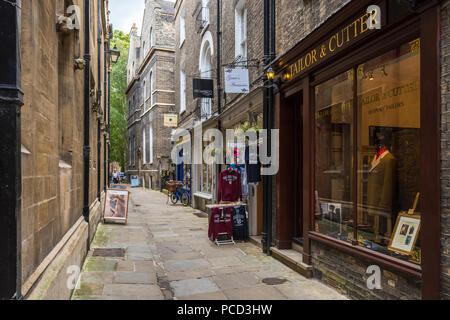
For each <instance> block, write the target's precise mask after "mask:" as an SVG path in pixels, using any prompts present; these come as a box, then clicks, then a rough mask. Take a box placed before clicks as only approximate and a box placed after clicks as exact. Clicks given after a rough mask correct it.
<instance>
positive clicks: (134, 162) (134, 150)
mask: <svg viewBox="0 0 450 320" xmlns="http://www.w3.org/2000/svg"><path fill="white" fill-rule="evenodd" d="M136 153H137V150H136V137H133V165H136Z"/></svg>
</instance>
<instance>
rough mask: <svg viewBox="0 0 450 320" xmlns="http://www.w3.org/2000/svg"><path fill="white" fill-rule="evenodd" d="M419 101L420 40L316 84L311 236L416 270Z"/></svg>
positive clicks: (419, 254) (417, 245) (417, 252)
mask: <svg viewBox="0 0 450 320" xmlns="http://www.w3.org/2000/svg"><path fill="white" fill-rule="evenodd" d="M355 77H356V79H355ZM355 93H356V94H355ZM420 98H421V97H420V39H416V40H414V41H411V42H408V43H405V44H403V45H400V46H398V47H397V48H395V49H393V50H390V51H388V52H386V53H384V54H382V55H379V56H377V57H375V58H373V59H371V60H369V61H367V62H365V63H363V64H361V65H359V66H355V68H353V69H351V70H348V71H347V72H345V73H342V74H340V75H338V76H337V77H335V78H333V79H331V80H328V81H327V82H324V83H322V84H320V85H318V86H316V88H315V101H316V102H315V190H316V201H317V206H316V207H317V208H318V210H320V212H318V213H316V220H315V228H316V230H315V231H316V232H319V233H322V234H325V235H327V236H331V237H333V238H336V239H339V240H343V241H348V242H351V243H352V244H354V245H357V246H361V247H365V248H368V249H370V250H374V251H377V252H379V253H382V254H385V255H389V256H392V257H395V258H398V259H402V260H405V261H409V262H412V263H415V264H419V265H420V264H421V260H420V259H421V251H420V237H419V233H420V221H421V213H420V212H421V210H420V201H417V199H419V198H420V187H419V183H420V179H419V178H420V156H421V147H420V136H421V132H420V128H421V118H420V114H421V109H420V108H421V106H420ZM355 100H356V101H355ZM355 142H356V146H355ZM355 180H356V185H355V184H354V183H355ZM355 228H356V230H355Z"/></svg>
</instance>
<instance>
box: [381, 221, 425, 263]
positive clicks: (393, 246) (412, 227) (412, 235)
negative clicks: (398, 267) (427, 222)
mask: <svg viewBox="0 0 450 320" xmlns="http://www.w3.org/2000/svg"><path fill="white" fill-rule="evenodd" d="M420 222H421V217H420V215H418V214H414V215H410V214H408V213H406V212H401V213H400V214H399V215H398V218H397V223H396V224H395V228H394V233H393V234H392V238H391V242H390V244H389V247H388V249H389V250H390V251H394V252H397V253H401V254H404V255H408V256H410V255H412V254H413V251H414V248H415V247H416V242H417V239H418V236H419V231H420Z"/></svg>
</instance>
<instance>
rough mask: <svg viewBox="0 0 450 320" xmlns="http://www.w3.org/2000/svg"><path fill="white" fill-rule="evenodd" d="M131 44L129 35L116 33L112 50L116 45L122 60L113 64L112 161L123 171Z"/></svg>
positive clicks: (125, 158) (117, 31)
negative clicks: (128, 66)
mask: <svg viewBox="0 0 450 320" xmlns="http://www.w3.org/2000/svg"><path fill="white" fill-rule="evenodd" d="M129 44H130V36H129V34H124V33H123V32H122V31H119V30H116V31H114V37H113V38H112V39H111V48H114V45H116V46H117V49H119V51H120V59H119V61H118V62H117V64H112V72H111V127H110V141H111V156H110V158H111V161H117V162H118V163H119V164H120V166H121V167H122V169H123V170H124V169H125V164H126V161H127V118H128V111H127V96H126V95H125V91H126V90H127V60H128V49H129Z"/></svg>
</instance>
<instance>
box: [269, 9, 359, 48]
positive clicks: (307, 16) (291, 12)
mask: <svg viewBox="0 0 450 320" xmlns="http://www.w3.org/2000/svg"><path fill="white" fill-rule="evenodd" d="M348 2H350V0H279V1H277V6H276V12H277V13H276V21H277V22H276V24H277V26H276V53H277V56H279V55H281V54H283V53H284V52H286V51H287V50H288V49H290V48H291V47H293V46H294V45H295V44H296V43H298V42H299V41H300V40H301V39H303V38H304V37H306V36H307V35H308V34H309V33H311V32H312V31H313V30H315V29H316V28H317V27H318V26H319V25H320V24H322V23H323V22H324V21H325V20H326V19H327V18H329V17H330V16H331V15H332V14H333V13H334V12H336V11H337V10H338V9H339V8H341V7H343V6H344V5H345V4H347V3H348Z"/></svg>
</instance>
